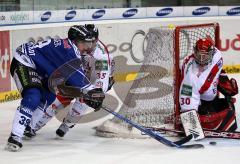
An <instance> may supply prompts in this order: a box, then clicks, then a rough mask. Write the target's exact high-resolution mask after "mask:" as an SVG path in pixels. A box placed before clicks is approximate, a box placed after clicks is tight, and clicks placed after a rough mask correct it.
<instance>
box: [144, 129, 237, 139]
mask: <svg viewBox="0 0 240 164" xmlns="http://www.w3.org/2000/svg"><path fill="white" fill-rule="evenodd" d="M146 128H147V129H150V130H153V131H158V132H173V133H177V134H180V135H184V134H185V133H184V131H181V130H175V129H166V128H152V127H146ZM203 132H204V135H205V137H206V138H226V139H240V132H227V131H217V130H207V129H203Z"/></svg>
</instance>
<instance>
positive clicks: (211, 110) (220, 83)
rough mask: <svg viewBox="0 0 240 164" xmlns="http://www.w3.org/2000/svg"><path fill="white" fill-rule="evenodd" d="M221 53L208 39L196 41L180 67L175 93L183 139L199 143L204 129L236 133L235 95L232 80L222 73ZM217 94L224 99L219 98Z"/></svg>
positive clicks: (234, 83)
mask: <svg viewBox="0 0 240 164" xmlns="http://www.w3.org/2000/svg"><path fill="white" fill-rule="evenodd" d="M222 66H223V59H222V54H221V52H220V51H219V50H218V49H217V48H216V47H214V42H213V41H212V39H211V38H209V37H206V38H203V39H199V40H198V41H197V42H196V45H195V46H194V53H193V54H192V55H190V56H187V57H186V58H185V60H184V61H183V64H182V67H181V83H180V90H179V103H180V112H181V114H180V118H181V122H182V125H183V128H184V131H185V133H186V135H189V134H193V136H194V139H195V140H199V139H203V138H204V133H203V128H204V129H211V130H219V131H235V130H236V129H237V123H236V115H235V108H234V104H233V102H232V101H231V100H232V98H231V97H232V96H234V95H236V94H237V93H238V87H237V83H236V80H235V79H230V80H229V79H228V77H227V76H226V74H224V71H222ZM219 91H220V92H221V93H222V94H223V95H224V96H225V98H219V94H218V93H219Z"/></svg>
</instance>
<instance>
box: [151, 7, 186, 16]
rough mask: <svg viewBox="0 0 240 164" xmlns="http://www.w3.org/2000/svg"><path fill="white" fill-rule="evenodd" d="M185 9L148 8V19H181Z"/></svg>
mask: <svg viewBox="0 0 240 164" xmlns="http://www.w3.org/2000/svg"><path fill="white" fill-rule="evenodd" d="M181 16H183V7H147V17H181Z"/></svg>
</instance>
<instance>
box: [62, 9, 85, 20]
mask: <svg viewBox="0 0 240 164" xmlns="http://www.w3.org/2000/svg"><path fill="white" fill-rule="evenodd" d="M84 11H85V10H58V15H59V19H60V20H59V21H61V22H62V21H65V22H71V21H81V20H84Z"/></svg>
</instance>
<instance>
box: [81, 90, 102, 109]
mask: <svg viewBox="0 0 240 164" xmlns="http://www.w3.org/2000/svg"><path fill="white" fill-rule="evenodd" d="M104 98H105V94H104V92H103V90H102V88H95V89H92V90H90V91H88V92H87V93H86V94H84V96H83V98H82V100H83V102H84V103H85V104H87V105H88V106H90V107H92V108H94V109H95V112H96V111H98V110H99V109H100V108H101V106H102V103H103V100H104Z"/></svg>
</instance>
